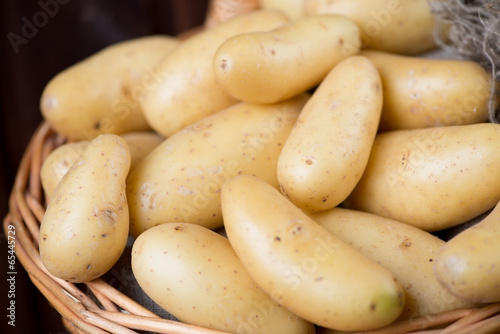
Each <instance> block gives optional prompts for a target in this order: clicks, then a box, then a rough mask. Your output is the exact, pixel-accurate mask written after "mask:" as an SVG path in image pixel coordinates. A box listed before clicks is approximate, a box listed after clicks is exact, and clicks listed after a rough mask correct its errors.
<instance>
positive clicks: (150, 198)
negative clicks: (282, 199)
mask: <svg viewBox="0 0 500 334" xmlns="http://www.w3.org/2000/svg"><path fill="white" fill-rule="evenodd" d="M308 98H309V95H308V94H303V95H301V96H298V97H296V98H293V99H290V100H287V101H284V102H281V103H277V104H273V105H254V104H248V103H244V102H241V103H238V104H236V105H234V106H231V107H229V108H227V109H224V110H221V111H219V112H217V113H215V114H213V115H211V116H209V117H206V118H204V119H202V120H200V121H198V122H196V123H195V124H193V125H191V126H188V127H187V128H185V129H183V130H181V131H179V132H177V133H176V134H174V135H173V136H171V137H169V138H167V139H166V140H165V141H164V142H163V143H162V144H160V145H159V146H158V147H157V148H156V149H155V150H154V151H152V152H151V153H150V154H149V155H148V156H147V157H145V158H144V159H143V161H142V162H141V163H140V164H139V165H138V166H137V167H136V168H135V169H134V170H133V171H132V172H131V173H130V175H129V177H128V181H127V197H128V203H129V207H130V233H131V234H132V236H134V237H137V236H138V235H139V234H140V233H142V232H144V231H145V230H147V229H148V228H151V227H153V226H155V225H157V224H162V223H166V222H185V223H193V224H200V225H203V226H205V227H207V228H210V229H215V228H218V227H221V226H222V224H223V223H222V216H221V208H220V189H221V186H222V184H223V183H224V182H225V181H226V180H227V179H229V178H230V177H232V176H234V175H238V174H253V175H258V176H259V177H261V178H263V179H264V180H266V181H267V182H269V183H271V184H273V185H275V186H276V187H278V181H277V176H276V164H277V161H278V156H279V153H280V151H281V149H282V147H283V144H284V142H285V140H286V138H287V136H288V134H289V133H290V130H291V128H292V126H293V124H294V123H295V121H296V120H297V116H298V114H299V112H300V110H301V109H302V107H303V105H304V104H305V102H306V101H307V99H308Z"/></svg>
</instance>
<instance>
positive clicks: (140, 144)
mask: <svg viewBox="0 0 500 334" xmlns="http://www.w3.org/2000/svg"><path fill="white" fill-rule="evenodd" d="M121 137H122V138H123V139H125V142H126V143H127V145H128V148H129V150H130V156H131V159H132V160H131V161H130V170H131V171H132V170H133V169H134V168H135V167H136V166H137V165H138V164H139V162H141V161H142V159H144V157H146V156H147V155H148V154H149V153H150V152H151V151H153V150H154V149H155V148H156V147H157V146H158V145H160V144H161V143H162V142H163V141H164V140H165V138H163V137H162V136H160V135H159V134H157V133H155V132H153V131H139V132H128V133H124V134H122V135H121Z"/></svg>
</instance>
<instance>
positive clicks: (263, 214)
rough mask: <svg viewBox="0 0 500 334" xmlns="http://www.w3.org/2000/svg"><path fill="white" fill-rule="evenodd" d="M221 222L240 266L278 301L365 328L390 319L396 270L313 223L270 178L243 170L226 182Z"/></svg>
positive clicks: (328, 323)
mask: <svg viewBox="0 0 500 334" xmlns="http://www.w3.org/2000/svg"><path fill="white" fill-rule="evenodd" d="M221 203H222V213H223V217H224V226H225V228H226V233H227V236H228V238H229V241H230V243H231V245H232V246H233V248H234V250H235V252H236V254H238V257H239V258H240V260H241V262H242V263H243V266H244V267H245V268H246V269H247V271H248V273H249V274H250V276H252V278H253V279H254V280H255V281H256V282H257V284H259V286H260V287H261V288H262V289H263V290H264V291H266V292H267V293H268V294H269V295H270V296H271V297H273V299H274V300H276V301H277V302H278V303H279V304H280V305H283V306H284V307H286V308H289V309H290V310H291V311H292V312H293V313H295V314H297V315H298V316H299V317H301V318H303V319H305V320H308V321H310V322H312V323H315V324H317V325H319V326H323V327H327V328H330V329H337V330H348V331H364V330H371V329H377V328H380V327H383V326H386V325H388V324H390V323H391V322H393V321H394V320H395V319H396V318H397V317H398V316H399V315H400V313H401V311H402V310H403V305H404V298H405V294H404V290H403V288H402V287H401V285H400V284H399V282H398V281H397V280H396V278H395V277H394V275H393V274H392V273H390V272H389V271H388V270H387V269H385V268H383V267H382V266H381V265H379V264H377V263H376V262H373V261H372V260H370V259H369V258H367V257H365V256H364V255H362V254H361V253H360V252H358V251H357V250H355V249H354V248H352V247H351V246H349V245H347V244H346V243H344V242H343V241H341V240H340V239H338V238H336V237H335V236H334V235H333V234H331V233H329V232H328V231H327V230H325V229H324V228H322V227H321V226H319V225H318V224H317V223H315V222H314V221H313V220H312V219H311V218H309V217H308V216H307V215H306V214H305V213H303V212H302V211H301V210H300V209H299V208H297V207H296V206H294V205H293V204H292V203H291V202H290V201H288V200H287V199H286V198H285V197H284V196H282V195H281V193H280V192H279V191H278V190H277V189H275V188H274V187H272V186H271V185H269V184H268V183H266V182H264V181H262V180H261V179H258V178H257V177H255V176H251V175H238V176H235V177H233V178H232V179H230V180H228V181H226V183H225V184H224V185H223V187H222V202H221Z"/></svg>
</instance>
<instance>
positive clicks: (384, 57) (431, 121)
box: [361, 50, 491, 131]
mask: <svg viewBox="0 0 500 334" xmlns="http://www.w3.org/2000/svg"><path fill="white" fill-rule="evenodd" d="M361 55H363V56H365V57H367V58H368V59H370V60H371V61H372V62H373V64H374V65H375V67H377V70H378V71H379V73H380V77H381V78H382V86H383V92H384V107H383V110H382V117H381V120H380V129H381V130H382V131H385V130H395V129H414V128H424V127H431V126H449V125H464V124H474V123H481V122H485V121H487V119H488V102H489V98H490V89H491V75H490V74H489V73H488V72H487V71H486V70H485V69H484V68H483V67H481V65H479V64H478V63H477V62H473V61H466V60H447V59H429V58H421V57H410V56H401V55H396V54H390V53H386V52H381V51H366V50H365V51H362V52H361Z"/></svg>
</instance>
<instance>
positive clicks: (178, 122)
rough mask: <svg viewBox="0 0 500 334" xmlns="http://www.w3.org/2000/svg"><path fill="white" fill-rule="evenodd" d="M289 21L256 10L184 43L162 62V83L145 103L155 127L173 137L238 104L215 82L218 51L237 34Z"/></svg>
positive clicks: (147, 115) (143, 102)
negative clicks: (215, 63)
mask: <svg viewBox="0 0 500 334" xmlns="http://www.w3.org/2000/svg"><path fill="white" fill-rule="evenodd" d="M287 21H288V18H287V17H286V16H285V14H283V13H281V12H279V11H277V10H256V11H253V12H250V13H248V14H241V15H239V16H236V17H234V18H231V19H229V20H227V21H225V22H222V23H219V24H217V25H216V26H214V27H212V28H209V29H206V30H203V31H201V32H199V33H197V34H196V35H194V36H192V37H190V38H188V39H187V40H184V41H183V42H182V44H181V45H180V46H179V47H178V48H177V49H176V50H175V51H173V52H171V53H170V54H169V55H168V56H166V57H165V58H164V59H163V60H162V61H161V62H160V64H159V72H160V73H161V81H160V82H158V85H157V86H155V87H154V89H151V90H149V91H148V92H147V94H146V96H145V98H144V100H142V101H141V105H142V107H143V108H144V115H145V117H146V119H147V121H148V123H149V124H150V125H151V127H152V128H153V129H154V130H156V132H158V133H159V134H160V135H162V136H164V137H170V136H171V135H173V134H174V133H176V132H177V131H179V130H181V129H183V128H185V127H186V126H188V125H190V124H193V123H195V122H197V121H199V120H200V119H202V118H204V117H206V116H209V115H211V114H213V113H215V112H217V111H220V110H221V109H224V108H227V107H229V106H231V105H233V104H235V103H236V102H238V101H237V100H236V99H234V98H233V97H231V96H229V95H228V94H227V93H226V92H224V90H223V89H222V87H221V86H220V85H219V84H217V82H216V81H215V77H214V73H213V67H212V63H213V57H214V54H215V52H216V51H217V48H218V47H219V46H220V45H221V44H222V43H223V42H224V41H225V40H226V39H228V38H230V37H232V36H234V35H236V34H241V33H246V32H252V31H265V30H270V29H274V28H276V27H278V26H280V25H282V24H284V23H285V22H287Z"/></svg>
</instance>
